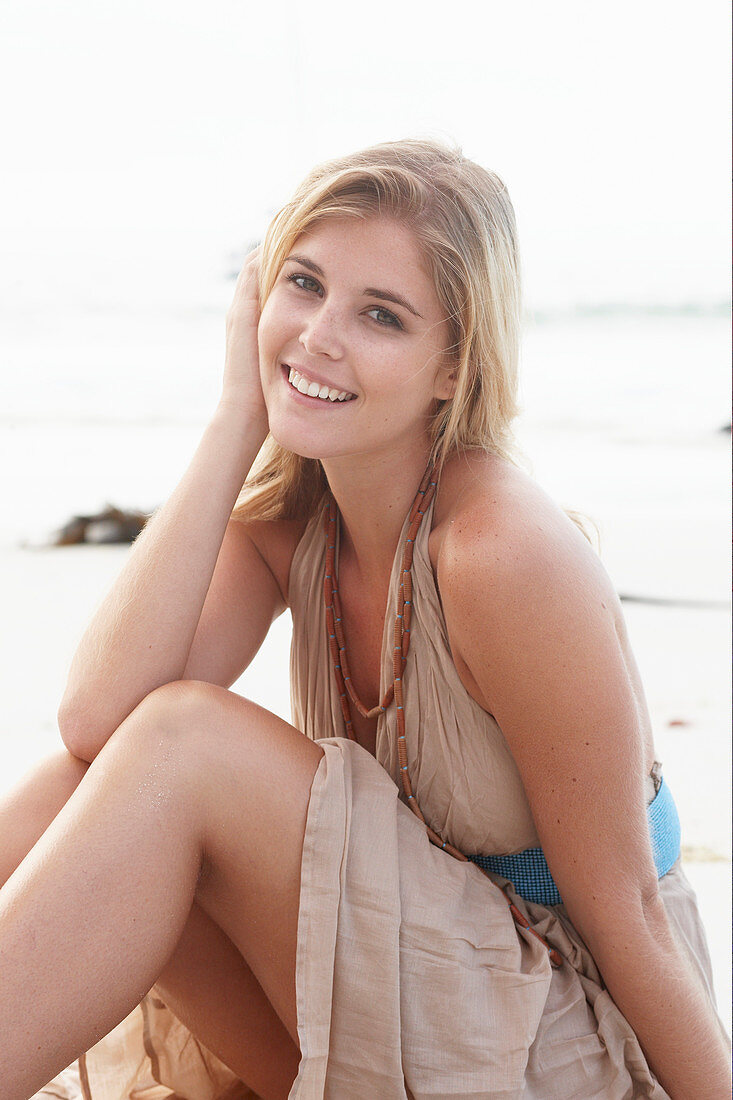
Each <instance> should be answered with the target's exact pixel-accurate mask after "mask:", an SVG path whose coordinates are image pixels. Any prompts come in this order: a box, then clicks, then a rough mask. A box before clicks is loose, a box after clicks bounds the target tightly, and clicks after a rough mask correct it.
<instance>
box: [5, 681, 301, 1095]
mask: <svg viewBox="0 0 733 1100" xmlns="http://www.w3.org/2000/svg"><path fill="white" fill-rule="evenodd" d="M321 755H322V750H321V749H320V748H319V747H318V746H317V745H315V744H314V743H313V742H310V741H308V740H307V739H306V738H304V737H303V736H302V735H301V734H299V733H298V732H297V731H296V730H294V729H293V728H292V727H291V726H289V725H288V724H287V723H285V722H282V721H281V720H280V719H277V718H275V717H274V716H272V715H269V714H268V713H267V712H266V711H262V710H261V709H260V708H258V707H255V706H254V705H253V704H249V703H246V702H245V701H244V700H241V699H239V698H238V697H237V696H234V695H233V694H232V693H230V692H226V691H224V689H221V688H215V687H212V686H211V685H206V684H195V683H187V684H179V685H167V686H166V687H165V688H162V689H159V690H158V691H157V692H154V693H153V694H152V695H151V696H149V697H148V699H147V700H144V701H143V703H142V704H141V705H140V707H138V708H137V709H136V711H135V712H133V714H132V715H131V716H130V717H129V718H128V719H127V720H126V721H125V722H124V723H123V724H122V726H121V727H120V729H119V730H118V731H117V733H116V734H115V735H114V736H113V738H111V739H110V742H109V744H108V745H107V746H106V747H105V749H104V750H103V752H102V753H101V754H100V756H99V758H98V759H97V760H96V761H95V763H94V764H93V765H92V766H91V768H90V769H89V773H88V775H87V777H86V779H85V781H84V783H83V784H82V785H81V786H80V787H79V789H78V790H77V791H76V792H75V794H74V795H73V797H72V798H71V800H70V802H69V804H68V806H66V807H65V808H64V809H63V810H62V811H61V813H60V814H59V815H58V817H57V818H56V820H55V821H54V823H53V825H52V826H51V827H50V828H49V829H48V830H47V832H46V833H45V834H44V835H43V837H42V838H41V840H40V841H39V843H38V844H37V845H36V848H35V849H34V850H33V852H32V853H31V855H30V857H29V858H28V859H27V860H26V861H25V862H24V864H23V865H22V867H21V868H20V869H19V870H18V872H17V873H16V874H15V875H14V876H13V877H12V878H11V880H10V881H9V882H8V884H7V885H6V887H5V888H4V889H3V891H2V893H1V894H0V951H1V952H2V967H3V982H2V984H1V985H0V1034H2V1035H3V1036H4V1037H5V1041H4V1045H3V1050H2V1053H0V1075H1V1076H2V1079H3V1080H4V1082H5V1084H6V1088H7V1093H6V1095H8V1096H9V1097H11V1096H12V1097H16V1096H17V1097H22V1096H25V1095H27V1094H28V1093H29V1092H32V1091H33V1089H34V1088H37V1087H39V1086H40V1085H41V1084H42V1083H43V1081H44V1079H47V1078H48V1077H49V1076H52V1075H53V1073H54V1072H56V1071H57V1070H58V1069H59V1068H61V1067H62V1066H63V1065H64V1064H65V1063H66V1062H68V1061H70V1060H71V1059H72V1058H73V1057H74V1056H75V1055H76V1054H77V1053H78V1052H79V1051H80V1050H81V1049H84V1048H85V1047H88V1046H90V1045H92V1043H93V1042H94V1041H95V1040H96V1039H97V1038H98V1037H99V1036H100V1035H103V1034H104V1033H106V1031H108V1030H109V1029H110V1028H111V1027H112V1026H113V1025H114V1024H115V1023H116V1022H117V1021H118V1020H119V1019H121V1018H122V1017H123V1016H124V1015H125V1014H126V1013H127V1012H128V1011H129V1010H130V1009H131V1008H132V1007H134V1005H135V1004H136V1003H137V1001H139V999H140V998H141V996H142V995H143V994H144V993H145V992H146V991H147V989H148V988H149V986H150V985H152V983H153V981H154V980H155V979H156V978H157V977H158V975H159V974H160V973H161V971H162V970H163V968H164V967H165V965H166V963H167V961H168V959H169V958H170V956H171V955H172V953H173V950H174V948H175V947H176V945H177V944H178V942H179V940H180V938H181V936H182V933H183V930H184V927H185V926H186V922H187V920H188V915H189V912H190V908H191V903H192V900H193V898H194V896H195V895H196V896H198V897H199V900H200V901H201V903H202V904H203V906H204V908H206V909H207V910H208V912H209V916H210V917H211V918H212V919H214V920H215V921H216V923H217V924H218V925H220V926H221V927H222V929H223V930H224V932H225V933H226V934H227V936H228V937H229V938H230V939H231V940H232V941H233V942H234V943H236V945H237V948H238V949H239V950H240V951H242V952H243V953H244V954H245V957H246V958H247V961H248V962H250V963H251V964H252V970H253V971H254V972H255V974H256V975H257V977H258V978H259V980H260V983H261V985H262V986H263V988H264V990H265V993H266V994H267V996H268V998H269V1000H270V1001H271V1002H272V1003H273V1004H274V1006H275V1008H276V1010H277V1012H278V1013H279V1015H280V1017H281V1018H282V1019H283V1021H284V1023H285V1026H286V1029H287V1033H288V1034H289V1036H290V1038H291V1040H292V1042H293V1044H296V1043H297V1028H296V1014H295V989H294V958H295V942H296V934H297V912H298V899H299V885H300V883H299V876H300V858H301V854H302V838H303V831H304V826H305V816H306V813H307V805H308V798H309V795H310V784H311V782H312V779H313V775H314V774H315V770H316V768H317V766H318V763H319V762H320V758H321ZM273 775H275V776H277V778H278V781H279V795H280V797H276V791H275V790H274V788H273V783H272V777H273ZM202 869H203V871H204V873H203V874H201V872H202ZM265 933H266V934H265ZM60 975H63V980H59V976H60ZM234 1068H235V1070H236V1067H234ZM237 1072H239V1071H238V1070H237ZM246 1079H247V1078H246V1076H245V1080H246ZM251 1083H252V1086H253V1087H255V1088H257V1085H256V1084H255V1082H254V1081H251ZM282 1095H285V1093H284V1092H283V1094H282Z"/></svg>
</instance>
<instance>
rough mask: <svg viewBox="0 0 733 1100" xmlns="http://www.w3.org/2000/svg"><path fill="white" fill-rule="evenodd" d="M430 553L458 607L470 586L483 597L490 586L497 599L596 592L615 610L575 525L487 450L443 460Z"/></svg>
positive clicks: (442, 584) (602, 571) (603, 578)
mask: <svg viewBox="0 0 733 1100" xmlns="http://www.w3.org/2000/svg"><path fill="white" fill-rule="evenodd" d="M430 556H431V561H432V565H433V570H434V572H435V576H436V580H437V583H438V586H439V589H440V590H441V592H442V591H443V590H444V589H447V588H452V589H453V590H454V592H455V591H456V589H460V595H461V599H460V601H459V605H463V604H464V601H465V600H470V599H471V598H472V591H471V589H472V588H474V587H476V586H480V587H481V589H482V592H481V598H482V599H485V598H486V586H487V585H490V587H491V591H492V592H493V594H494V597H495V598H496V599H501V600H502V601H503V602H504V601H507V600H511V593H512V592H513V591H514V592H518V591H524V592H525V593H528V594H529V593H533V594H534V595H535V597H536V598H540V596H541V593H542V591H543V590H544V589H546V588H547V586H552V588H553V589H554V590H555V591H556V592H558V591H559V590H562V589H567V590H568V591H570V590H572V591H574V592H575V593H576V595H577V594H579V593H584V594H585V595H591V594H592V595H593V596H594V597H600V598H601V599H603V600H604V602H606V605H607V607H609V609H611V608H613V609H614V610H615V611H616V612H618V613H619V614H620V604H618V600H617V597H616V594H615V592H614V590H613V586H612V584H611V581H610V579H609V577H608V574H607V573H606V571H605V569H604V568H603V565H602V564H601V561H600V558H599V557H598V555H597V554H596V552H595V550H594V549H593V547H592V546H591V544H590V543H589V541H588V539H587V538H586V537H585V535H584V534H583V533H582V532H581V531H580V529H579V528H578V526H577V524H576V523H574V522H573V520H572V519H571V518H570V516H569V515H568V514H567V513H566V512H565V511H564V510H563V509H562V508H561V507H560V505H559V504H557V503H556V502H555V501H554V500H553V499H552V498H551V497H550V495H549V494H548V493H547V492H545V490H544V489H543V488H542V487H541V486H540V485H538V483H537V482H536V481H535V480H534V479H533V478H532V477H531V476H530V475H529V474H527V473H526V472H525V471H524V470H522V469H520V468H519V467H517V466H515V465H513V464H512V463H510V462H508V461H506V460H504V459H501V458H498V457H496V456H494V455H491V454H487V453H484V452H478V451H472V452H468V453H467V454H465V455H462V456H455V457H453V458H451V459H450V460H449V462H448V463H446V466H445V468H444V471H443V475H442V476H441V482H440V487H439V496H438V499H437V501H436V508H435V511H434V526H433V531H432V533H431V546H430ZM606 597H607V599H606ZM608 601H610V603H609V602H608ZM449 603H450V604H451V605H452V604H453V601H449ZM445 610H446V613H447V614H449V612H448V607H446V608H445ZM449 626H450V624H449Z"/></svg>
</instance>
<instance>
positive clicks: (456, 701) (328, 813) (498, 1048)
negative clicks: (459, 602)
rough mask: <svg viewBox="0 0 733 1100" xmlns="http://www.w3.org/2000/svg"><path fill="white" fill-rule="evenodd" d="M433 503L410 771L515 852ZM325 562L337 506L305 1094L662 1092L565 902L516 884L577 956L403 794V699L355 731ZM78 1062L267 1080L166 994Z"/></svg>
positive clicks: (473, 838) (435, 803)
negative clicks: (440, 580) (221, 1054)
mask: <svg viewBox="0 0 733 1100" xmlns="http://www.w3.org/2000/svg"><path fill="white" fill-rule="evenodd" d="M432 508H433V505H432V504H431V506H430V508H429V510H428V511H427V513H426V516H425V519H424V520H423V523H422V525H421V527H420V530H419V532H418V536H417V540H416V545H415V554H414V563H413V590H414V597H413V599H414V604H413V617H412V638H411V645H410V653H409V657H408V662H407V667H406V669H405V673H404V687H405V719H406V721H405V725H406V737H407V755H408V761H409V769H410V778H411V780H412V785H413V791H414V793H415V795H416V797H417V800H418V804H419V805H420V807H421V809H422V811H423V813H424V815H425V817H426V820H427V821H428V823H429V824H430V825H431V826H432V827H433V828H434V829H436V831H437V832H438V833H439V834H440V835H441V836H442V837H443V838H444V839H446V840H448V841H449V842H450V843H451V844H453V845H455V846H456V847H458V848H460V849H461V850H462V851H463V852H465V853H466V854H475V853H480V854H484V855H504V854H510V853H514V852H518V851H521V850H523V849H524V848H528V847H535V846H537V845H538V844H539V840H538V837H537V834H536V830H535V826H534V822H533V820H532V814H531V812H530V808H529V805H528V803H527V799H526V796H525V794H524V790H523V787H522V783H521V780H520V777H519V774H518V771H517V768H516V765H515V763H514V760H513V757H512V755H511V753H510V751H509V748H508V746H507V744H506V742H505V740H504V737H503V736H502V733H501V730H500V729H499V727H498V725H497V723H496V722H495V721H494V719H493V718H492V717H491V716H490V715H489V714H487V713H486V712H485V711H484V710H483V709H482V708H481V707H480V706H478V704H477V703H475V702H474V700H473V699H471V697H470V696H469V695H468V693H467V692H466V689H465V688H464V686H463V684H462V683H461V681H460V679H459V677H458V674H457V672H456V669H455V666H454V664H453V660H452V658H451V654H450V649H449V645H448V638H447V632H446V626H445V621H444V618H443V613H442V609H441V605H440V600H439V596H438V592H437V590H436V585H435V580H434V577H433V572H432V568H431V564H430V560H429V556H428V537H429V533H430V529H431V521H432ZM406 530H407V518H406V519H405V524H404V525H403V530H402V534H401V537H400V542H399V547H398V551H397V554H396V555H395V560H394V563H393V568H392V581H391V589H390V591H391V606H390V610H389V614H388V615H387V619H386V621H385V628H384V635H383V645H382V674H381V688H380V691H381V693H382V694H383V693H384V691H385V690H386V689H387V687H388V685H389V683H390V682H391V668H392V660H391V657H392V654H391V650H392V624H393V622H394V614H395V610H396V599H397V587H398V583H399V570H400V564H401V556H402V547H403V543H404V538H405V536H406ZM324 562H325V536H324V531H323V523H322V515H321V514H320V513H319V514H318V515H316V516H314V517H313V518H312V519H311V521H310V522H309V524H308V526H307V528H306V530H305V532H304V534H303V537H302V539H301V541H300V543H299V544H298V547H297V549H296V552H295V555H294V558H293V562H292V567H291V578H290V592H291V604H292V615H293V641H292V650H291V696H292V712H293V723H294V725H296V726H297V727H298V728H299V729H301V730H302V731H303V732H304V733H306V734H307V735H308V736H309V737H311V738H317V739H319V742H320V744H321V745H322V747H323V749H324V756H323V758H322V760H321V762H320V764H319V767H318V770H317V773H316V776H315V779H314V782H313V787H312V793H311V798H310V804H309V810H308V819H307V825H306V832H305V842H304V847H303V859H302V871H301V897H300V914H299V921H298V948H297V962H296V992H297V1008H298V1035H299V1040H300V1047H301V1052H302V1058H301V1063H300V1069H299V1073H298V1077H297V1079H296V1081H295V1082H294V1084H293V1087H292V1089H291V1092H290V1100H321V1098H328V1100H448V1098H452V1100H459V1098H460V1100H488V1098H489V1097H491V1098H506V1100H509V1098H512V1100H513V1098H519V1097H522V1098H524V1100H571V1098H577V1100H594V1098H597V1100H632V1098H636V1097H650V1098H654V1100H664V1098H666V1097H667V1093H666V1092H665V1090H664V1089H663V1088H662V1086H661V1085H660V1084H659V1083H658V1082H657V1080H656V1078H655V1076H654V1074H653V1073H652V1071H651V1070H650V1068H649V1067H648V1065H647V1063H646V1059H645V1057H644V1054H643V1053H642V1050H641V1048H640V1046H639V1043H638V1041H637V1039H636V1036H635V1035H634V1033H633V1031H632V1030H631V1028H630V1027H629V1025H628V1023H627V1022H626V1020H625V1019H624V1017H623V1016H622V1015H621V1013H620V1012H619V1010H618V1008H617V1007H616V1006H615V1004H614V1003H613V1001H612V1000H611V997H610V996H609V994H608V992H607V991H606V990H605V988H604V985H603V981H602V979H601V977H600V975H599V972H598V970H597V968H596V966H595V964H594V962H593V959H592V958H591V956H590V954H589V952H588V950H587V948H586V947H585V945H584V944H583V942H582V940H581V939H580V937H579V935H578V933H577V932H576V931H575V929H574V927H573V925H572V923H571V921H570V919H569V917H568V914H567V912H566V910H565V908H564V906H562V905H557V906H544V905H539V904H535V903H530V902H526V901H524V900H523V899H522V898H520V897H518V896H516V895H513V898H514V900H515V902H516V904H517V906H518V907H519V908H520V910H521V911H522V912H523V913H524V914H525V915H526V916H527V917H528V919H529V921H530V922H531V923H532V924H533V925H534V926H535V927H536V928H537V929H538V931H540V932H541V933H542V934H543V935H544V936H545V937H546V938H547V940H549V942H550V943H551V944H552V945H553V946H554V947H555V948H557V950H558V951H559V952H560V954H561V955H562V957H563V960H564V961H563V963H562V965H561V966H560V967H559V968H553V967H552V966H551V965H550V961H549V958H548V955H547V952H546V950H545V948H543V947H542V945H541V944H540V943H539V942H538V941H537V940H536V939H535V938H534V937H532V936H531V935H527V934H526V933H522V932H521V931H520V930H519V929H518V928H517V926H516V925H515V923H514V921H513V919H512V916H511V914H510V911H509V908H508V906H507V902H506V898H505V896H504V894H503V893H502V891H501V889H500V888H499V885H497V884H502V885H503V884H504V883H505V880H504V879H499V878H497V877H496V876H493V877H490V876H488V875H487V874H486V873H484V872H483V871H481V870H480V869H479V868H478V867H477V866H476V865H474V864H473V863H470V862H469V863H461V862H459V861H457V860H455V859H453V858H452V857H451V856H450V855H448V854H446V853H445V852H443V851H441V850H439V849H438V848H436V847H435V846H434V845H432V844H431V843H430V842H429V840H428V839H427V835H426V833H425V829H424V826H423V825H422V824H421V823H420V821H419V820H418V819H417V818H416V817H415V816H414V815H413V814H412V812H411V811H410V810H409V809H408V807H407V806H406V804H405V802H404V796H403V794H402V787H401V783H400V779H399V766H398V756H397V748H396V739H397V725H396V719H395V709H394V706H392V707H390V708H389V710H388V711H387V712H386V713H385V714H383V715H381V716H380V718H379V722H378V727H377V738H376V759H375V758H374V757H372V756H371V755H370V754H369V753H368V752H367V751H366V750H365V749H364V748H362V747H361V746H359V745H358V744H356V743H355V742H353V741H349V740H347V739H346V738H345V737H344V736H342V734H343V722H342V717H341V708H340V705H339V699H338V692H337V688H336V682H335V677H334V673H333V670H332V667H331V661H330V656H329V651H328V645H327V636H326V623H325V611H324V607H323V595H322V592H323V572H324ZM653 795H654V787H653V783H652V781H651V778H650V780H649V800H651V798H652V797H653ZM660 889H661V894H662V897H663V899H664V902H665V905H666V907H667V911H668V914H669V916H670V919H671V922H672V924H673V926H674V928H675V929H676V931H677V933H678V936H679V938H680V940H681V942H682V943H683V944H684V946H685V947H686V949H687V951H688V953H689V956H690V958H691V960H692V962H693V965H694V966H695V968H696V969H697V971H698V972H699V974H700V977H701V979H702V981H703V983H704V985H705V987H706V988H707V990H708V993H709V994H710V997H711V998H712V997H713V993H712V976H711V967H710V960H709V956H708V951H707V946H706V942H705V935H704V932H703V929H702V925H701V922H700V918H699V914H698V910H697V906H696V901H695V896H694V893H693V892H692V890H691V888H690V886H689V884H688V882H687V880H686V878H685V876H684V874H683V872H682V870H681V867H680V865H679V862H678V863H677V864H676V865H675V866H674V868H673V869H672V870H671V871H670V872H669V873H668V874H667V875H666V876H665V877H664V878H663V879H662V880H661V882H660ZM123 1046H124V1050H123V1049H122V1048H123ZM80 1070H81V1074H82V1079H83V1094H84V1095H85V1097H87V1098H91V1100H122V1098H123V1097H128V1096H145V1095H146V1093H145V1092H144V1091H143V1090H145V1089H146V1087H147V1086H152V1085H153V1083H154V1082H158V1083H159V1084H161V1083H162V1084H164V1085H166V1086H167V1087H168V1088H169V1089H173V1090H175V1094H176V1096H177V1097H183V1098H186V1100H223V1098H224V1097H226V1098H227V1100H234V1098H235V1097H237V1098H240V1097H241V1098H244V1097H250V1098H251V1097H254V1094H253V1093H251V1092H250V1091H249V1090H248V1089H245V1088H244V1087H243V1086H242V1085H241V1084H240V1083H238V1082H237V1079H236V1078H235V1077H234V1076H233V1075H232V1074H231V1073H230V1072H229V1071H228V1070H226V1069H225V1068H224V1067H223V1066H221V1064H220V1063H219V1062H218V1061H217V1060H216V1059H215V1058H213V1056H211V1055H210V1054H209V1053H208V1052H207V1051H205V1050H204V1049H203V1048H202V1047H201V1046H200V1044H198V1043H197V1042H196V1041H195V1040H193V1038H192V1036H191V1035H190V1034H189V1033H188V1032H187V1031H186V1029H185V1028H184V1027H183V1025H181V1024H180V1023H179V1022H178V1021H177V1020H176V1019H175V1017H173V1016H172V1014H171V1013H170V1012H169V1011H168V1010H167V1009H166V1008H165V1006H164V1005H162V1003H161V1002H160V1001H158V1000H157V999H156V998H155V996H154V995H151V996H150V997H148V998H147V999H146V1001H145V1002H144V1003H143V1005H142V1006H141V1007H140V1009H138V1010H136V1012H135V1013H133V1014H132V1016H131V1017H129V1018H128V1020H126V1021H124V1022H123V1024H122V1025H120V1028H118V1029H116V1032H113V1033H112V1036H111V1037H108V1039H106V1040H103V1041H102V1043H101V1044H98V1046H97V1047H95V1048H94V1049H93V1050H92V1051H90V1052H89V1053H88V1054H87V1055H86V1056H85V1057H84V1058H83V1059H82V1060H81V1062H80ZM136 1089H137V1090H139V1091H135V1090H136ZM48 1095H49V1096H50V1095H57V1094H53V1093H49V1094H48ZM150 1095H151V1096H152V1095H153V1094H152V1093H151V1094H150ZM155 1095H168V1093H166V1092H164V1091H163V1092H161V1093H159V1094H155Z"/></svg>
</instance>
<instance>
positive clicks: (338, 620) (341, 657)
mask: <svg viewBox="0 0 733 1100" xmlns="http://www.w3.org/2000/svg"><path fill="white" fill-rule="evenodd" d="M436 471H437V466H430V465H429V466H428V468H427V470H426V471H425V474H424V476H423V479H422V481H421V482H420V487H419V489H418V491H417V493H416V495H415V499H414V500H413V502H412V506H411V508H410V516H409V522H408V525H407V538H406V540H405V548H404V551H403V553H402V569H401V580H400V587H399V593H398V597H397V614H396V616H395V624H394V645H393V648H392V654H393V657H392V667H393V681H392V683H391V684H390V686H389V688H388V689H387V691H386V692H385V694H384V698H383V699H382V702H381V703H378V704H377V705H376V707H372V708H371V709H369V708H367V707H365V706H364V704H363V703H362V701H361V699H360V698H359V696H358V694H357V692H356V688H355V687H354V684H353V681H352V679H351V673H350V670H349V660H348V656H347V653H346V639H345V637H344V631H343V616H342V614H341V599H340V597H339V590H338V580H337V576H336V572H337V564H338V563H337V561H336V540H337V535H338V531H339V525H340V514H339V511H338V508H337V507H336V501H335V500H334V499H333V496H331V495H329V500H328V504H327V507H326V508H325V510H324V526H325V530H326V568H325V571H324V578H323V599H324V603H325V606H326V627H327V630H328V648H329V650H330V653H331V659H332V661H333V668H334V672H335V674H336V683H337V685H338V689H339V699H340V702H341V712H342V714H343V717H344V725H345V727H346V736H347V737H348V738H349V739H350V740H351V741H356V737H355V736H354V724H353V722H352V720H351V703H353V704H354V706H355V707H356V709H357V711H358V712H359V714H360V715H361V716H362V717H363V718H376V717H377V715H379V714H384V712H385V711H386V710H387V708H388V707H389V706H390V705H391V703H392V701H393V700H394V702H395V705H396V708H397V733H398V737H397V751H398V754H399V762H400V775H401V776H402V789H403V791H404V793H405V797H406V799H407V805H408V806H409V807H410V809H411V810H412V812H413V813H414V814H415V815H416V816H417V817H418V818H419V819H420V821H421V822H422V823H423V825H424V826H425V829H426V831H427V834H428V837H429V838H430V840H431V841H432V843H433V844H435V845H437V847H438V848H442V849H443V851H445V852H448V854H449V855H451V856H453V857H454V859H457V860H460V861H461V862H463V863H468V862H469V860H468V856H465V855H464V854H463V852H461V851H459V849H458V848H454V847H453V845H452V844H449V843H448V841H446V840H443V839H442V837H440V836H439V835H438V833H436V832H435V830H434V829H432V828H431V827H430V826H429V825H428V823H427V822H426V820H425V818H424V816H423V813H422V811H421V809H420V807H419V806H418V804H417V799H416V798H415V795H414V794H413V793H412V784H411V782H410V775H409V772H408V769H407V741H406V739H405V709H404V689H403V682H402V675H403V673H404V671H405V666H406V665H407V654H408V651H409V649H410V622H411V619H412V557H413V553H414V549H415V539H416V537H417V532H418V531H419V529H420V524H421V523H422V521H423V516H424V515H425V513H426V511H427V509H428V507H429V506H430V503H431V501H432V499H433V497H434V495H435V489H436V486H437V477H436ZM505 897H506V900H507V902H508V904H509V909H510V910H511V913H512V916H513V918H514V920H515V922H516V923H517V924H518V925H519V926H520V928H522V929H523V930H524V931H525V932H527V933H529V934H531V935H532V936H534V937H535V938H536V939H538V940H539V941H540V943H542V944H543V945H544V947H545V948H546V949H547V951H548V952H549V955H550V960H551V962H552V964H553V965H554V966H559V965H560V964H561V962H562V957H561V956H560V954H559V952H558V951H556V950H555V948H554V947H551V946H550V944H549V943H548V942H547V940H546V939H545V938H544V936H541V935H540V934H539V932H536V931H535V929H534V928H532V927H531V925H530V924H529V922H528V921H527V919H526V917H524V915H523V914H522V913H521V912H520V911H519V909H517V907H516V905H514V903H513V902H512V900H511V898H509V897H508V896H507V895H506V894H505Z"/></svg>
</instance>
